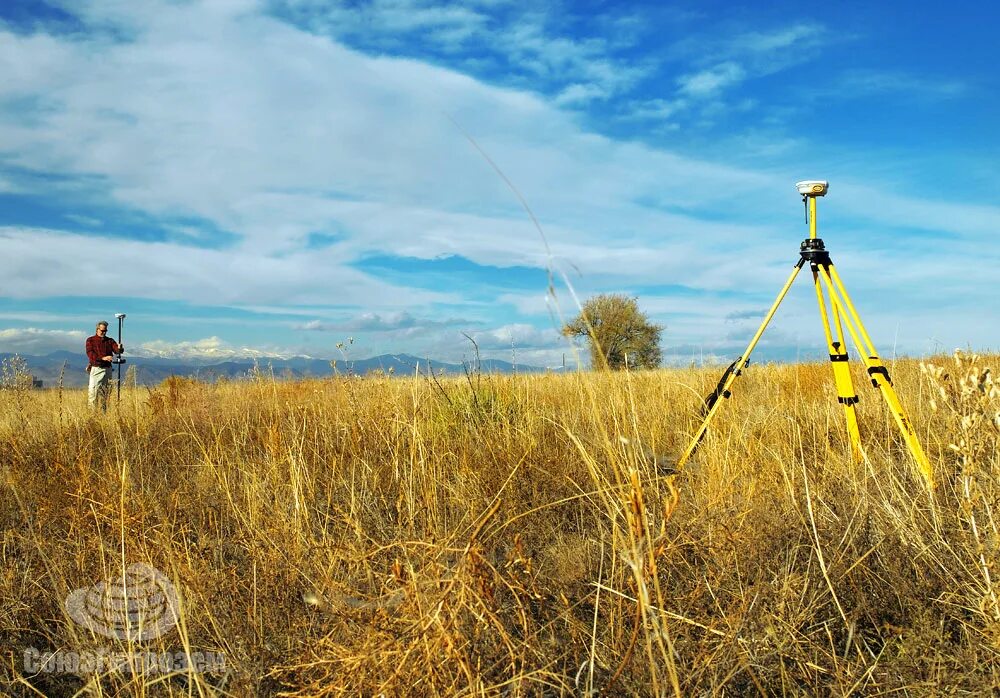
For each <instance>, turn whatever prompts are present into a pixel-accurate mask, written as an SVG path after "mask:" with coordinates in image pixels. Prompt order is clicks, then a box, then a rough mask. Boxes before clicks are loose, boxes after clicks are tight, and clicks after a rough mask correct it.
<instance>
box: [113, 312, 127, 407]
mask: <svg viewBox="0 0 1000 698" xmlns="http://www.w3.org/2000/svg"><path fill="white" fill-rule="evenodd" d="M115 317H116V318H118V348H119V349H121V345H122V344H123V343H124V342H123V341H122V329H123V327H124V325H125V313H115ZM115 363H116V364H118V397H117V398H116V399H117V401H118V402H121V400H122V364H123V363H125V357H124V356H122V355H121V353H119V354H118V358H117V359H116V360H115Z"/></svg>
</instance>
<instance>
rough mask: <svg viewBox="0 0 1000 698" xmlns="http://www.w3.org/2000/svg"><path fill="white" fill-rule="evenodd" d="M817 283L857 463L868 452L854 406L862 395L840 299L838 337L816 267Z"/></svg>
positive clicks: (835, 319)
mask: <svg viewBox="0 0 1000 698" xmlns="http://www.w3.org/2000/svg"><path fill="white" fill-rule="evenodd" d="M813 285H814V286H815V287H816V300H817V301H818V302H819V316H820V319H821V320H822V321H823V333H824V334H825V335H826V345H827V349H828V350H829V352H830V365H831V366H832V367H833V381H834V384H835V385H836V386H837V402H839V403H840V404H841V405H843V407H844V421H845V423H846V424H847V438H848V440H849V441H850V443H851V454H852V455H853V457H854V461H855V462H857V463H860V462H862V461H863V460H864V459H865V451H864V448H862V446H861V431H860V430H859V429H858V415H857V412H856V411H855V409H854V405H856V404H857V402H858V394H857V393H856V392H855V390H854V381H852V380H851V369H850V365H849V364H848V363H847V359H848V357H847V345H846V344H845V343H844V329H843V327H842V326H841V322H840V312H839V311H838V308H837V304H836V302H832V301H831V306H832V313H833V324H834V325H835V326H836V328H837V339H836V340H835V339H834V338H833V332H832V331H831V330H830V316H829V315H828V314H827V312H826V299H825V298H824V297H823V287H822V285H821V284H820V280H819V273H818V271H817V270H816V267H815V266H814V267H813Z"/></svg>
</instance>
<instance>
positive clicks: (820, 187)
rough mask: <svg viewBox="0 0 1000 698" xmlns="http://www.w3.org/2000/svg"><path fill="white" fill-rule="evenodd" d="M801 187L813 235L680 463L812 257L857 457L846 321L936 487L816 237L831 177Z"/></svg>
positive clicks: (710, 402) (708, 403) (708, 401)
mask: <svg viewBox="0 0 1000 698" xmlns="http://www.w3.org/2000/svg"><path fill="white" fill-rule="evenodd" d="M796 187H797V188H798V190H799V193H800V194H802V199H803V201H805V202H806V203H807V205H808V218H809V237H808V238H806V239H805V240H803V241H802V244H801V245H800V247H799V261H798V262H796V264H795V268H794V269H792V273H791V275H790V276H789V277H788V281H786V282H785V285H784V286H783V287H782V289H781V291H780V292H779V293H778V297H777V298H776V299H775V300H774V303H773V304H772V305H771V309H770V310H768V311H767V315H765V316H764V321H763V322H762V323H761V324H760V327H758V328H757V332H755V333H754V335H753V338H752V339H751V340H750V343H749V344H748V345H747V348H746V351H744V352H743V354H742V355H741V356H740V357H738V358H737V359H736V361H734V362H733V363H732V364H730V365H729V368H727V369H726V371H725V373H723V374H722V378H720V379H719V383H718V385H717V386H716V387H715V390H714V391H713V392H712V393H711V394H710V395H709V396H708V397H707V398H705V409H706V412H705V417H704V419H703V420H702V422H701V426H699V427H698V430H697V431H696V432H695V433H694V436H693V437H692V438H691V442H690V443H689V444H688V447H687V448H686V449H685V450H684V453H683V455H682V456H681V457H680V459H679V460H678V461H677V466H676V467H677V468H678V469H680V468H681V467H682V466H683V465H684V464H685V463H686V462H687V461H688V459H689V458H690V457H691V454H692V453H694V451H695V449H696V448H697V447H698V444H699V443H701V440H702V438H703V437H704V436H705V432H706V431H707V430H708V425H709V423H710V422H711V421H712V418H713V417H715V415H716V413H717V412H718V411H719V409H720V408H721V406H722V400H721V399H720V398H723V399H725V398H728V397H729V396H730V395H731V394H732V392H731V389H732V386H733V383H735V382H736V378H737V377H738V376H739V375H740V373H741V372H742V371H743V369H744V368H746V367H747V366H748V365H749V364H750V354H751V353H752V352H753V350H754V347H756V346H757V342H758V341H760V338H761V336H762V335H763V334H764V330H765V329H766V328H767V326H768V324H769V323H770V322H771V318H773V317H774V314H775V312H776V311H777V310H778V306H779V305H781V301H782V300H783V299H784V297H785V294H787V293H788V289H790V288H791V287H792V283H793V282H794V281H795V277H796V276H798V274H799V271H800V270H801V269H802V267H803V266H804V265H805V263H806V262H808V263H809V268H810V269H811V270H812V275H813V286H815V288H816V299H817V301H818V302H819V315H820V319H821V320H822V321H823V331H824V333H825V334H826V344H827V348H828V349H829V353H830V362H831V365H832V367H833V378H834V382H835V383H836V385H837V401H838V402H839V403H841V404H842V405H843V407H844V418H845V419H846V421H847V435H848V438H849V439H850V442H851V451H852V453H853V455H854V458H855V460H858V461H860V460H863V459H864V458H865V457H866V456H865V453H864V449H863V448H862V446H861V434H860V432H859V431H858V417H857V414H855V410H854V405H855V404H856V403H857V402H858V396H857V394H856V393H855V391H854V384H853V382H852V381H851V372H850V369H849V367H848V363H847V345H846V343H845V342H844V329H843V328H844V325H846V326H847V331H848V333H849V334H850V335H851V339H852V340H853V341H854V346H855V347H857V349H858V353H859V354H860V356H861V361H862V363H863V364H864V365H865V368H866V369H867V371H868V376H869V378H870V379H871V382H872V386H873V387H875V388H876V389H878V391H879V392H880V393H882V397H883V398H885V401H886V404H887V405H888V406H889V410H890V412H892V416H893V418H894V419H895V420H896V426H898V427H899V431H900V433H901V434H902V436H903V440H904V441H905V442H906V445H907V447H908V448H909V449H910V453H911V454H912V455H913V460H914V462H915V463H916V465H917V468H918V470H919V471H920V474H921V475H922V476H923V478H924V480H925V482H926V483H927V486H928V487H933V486H934V472H933V469H932V468H931V464H930V461H929V460H927V456H926V455H925V454H924V450H923V448H921V446H920V441H919V440H918V439H917V434H916V432H915V431H914V429H913V425H912V424H910V420H909V419H907V417H906V413H905V412H904V411H903V406H902V404H900V402H899V398H898V397H897V396H896V391H895V390H894V389H893V387H892V379H891V378H890V377H889V370H888V369H887V368H886V367H885V365H884V364H883V363H882V360H881V359H880V358H879V356H878V352H876V351H875V345H874V344H872V340H871V337H869V336H868V331H867V330H866V329H865V326H864V325H863V324H862V323H861V318H860V317H858V313H857V311H856V310H855V309H854V304H853V303H852V302H851V297H850V296H848V295H847V289H845V288H844V284H843V282H842V281H841V280H840V275H839V274H837V270H836V269H835V268H834V266H833V262H832V261H830V255H829V253H828V252H827V251H826V247H825V246H824V245H823V240H821V239H820V238H818V237H816V200H817V199H818V198H819V197H821V196H825V195H826V193H827V191H828V190H829V188H830V185H829V183H828V182H824V181H812V180H810V181H805V182H799V183H798V184H796ZM824 286H825V287H826V293H827V294H828V295H829V297H830V310H829V312H828V311H827V302H826V298H825V297H824V293H823V288H824ZM831 325H832V327H831ZM834 329H836V339H835V338H834Z"/></svg>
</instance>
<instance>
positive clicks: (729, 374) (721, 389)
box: [675, 259, 804, 470]
mask: <svg viewBox="0 0 1000 698" xmlns="http://www.w3.org/2000/svg"><path fill="white" fill-rule="evenodd" d="M803 263H804V260H801V259H800V260H799V261H798V263H797V264H796V265H795V268H794V269H792V273H791V274H790V275H789V277H788V281H786V282H785V285H784V286H783V287H782V288H781V291H779V292H778V297H777V298H775V299H774V303H772V304H771V309H770V310H768V311H767V315H765V316H764V321H763V322H761V323H760V327H758V328H757V331H756V332H755V333H754V335H753V337H752V338H751V339H750V343H749V344H747V348H746V350H745V351H744V352H743V354H742V355H740V357H739V358H738V359H736V361H734V362H733V363H732V364H731V365H730V366H729V368H728V369H727V370H726V372H725V374H723V376H722V379H721V380H720V381H719V385H718V386H716V388H715V393H714V394H713V395H714V399H713V400H711V401H710V402H711V405H710V407H709V409H708V413H707V414H706V415H705V417H704V419H703V420H702V422H701V426H699V427H698V430H697V431H696V432H695V433H694V436H692V437H691V441H690V443H688V446H687V448H686V449H684V453H683V454H682V455H681V457H680V458H679V459H678V460H677V464H676V466H675V467H676V468H677V469H678V470H680V469H681V468H682V467H683V466H684V464H685V463H687V461H688V459H689V458H690V457H691V454H692V453H694V450H695V449H696V448H697V447H698V444H699V443H700V442H701V439H702V437H704V436H705V432H706V431H707V430H708V425H709V423H710V422H711V421H712V419H713V418H714V417H715V414H716V412H718V411H719V408H721V407H722V402H723V400H724V399H726V398H728V397H729V395H730V394H731V391H730V389H731V388H732V387H733V383H735V382H736V378H737V377H738V376H739V375H740V373H741V372H742V370H743V369H744V368H745V367H746V365H747V364H748V363H750V354H751V353H753V350H754V347H756V346H757V342H759V341H760V338H761V335H763V334H764V330H765V329H767V326H768V324H769V323H770V322H771V318H773V317H774V314H775V312H777V310H778V306H779V305H781V301H782V300H784V298H785V295H786V294H787V293H788V289H790V288H791V287H792V282H794V281H795V277H797V276H798V275H799V271H800V270H801V269H802V265H803Z"/></svg>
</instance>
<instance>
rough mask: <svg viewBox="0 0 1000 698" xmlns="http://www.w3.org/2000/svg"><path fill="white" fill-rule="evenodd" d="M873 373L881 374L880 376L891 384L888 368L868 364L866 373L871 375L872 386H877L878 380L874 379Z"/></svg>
mask: <svg viewBox="0 0 1000 698" xmlns="http://www.w3.org/2000/svg"><path fill="white" fill-rule="evenodd" d="M875 374H881V375H882V376H885V382H886V383H888V384H889V385H892V378H890V377H889V369H887V368H886V367H885V366H869V367H868V375H869V376H871V377H872V387H873V388H877V387H878V381H877V380H875Z"/></svg>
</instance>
